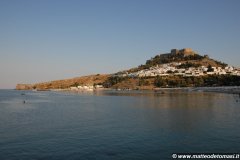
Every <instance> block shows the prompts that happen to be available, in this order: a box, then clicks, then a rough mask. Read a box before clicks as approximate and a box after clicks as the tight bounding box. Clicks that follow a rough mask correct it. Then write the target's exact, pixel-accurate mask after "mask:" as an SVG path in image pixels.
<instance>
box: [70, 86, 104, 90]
mask: <svg viewBox="0 0 240 160" xmlns="http://www.w3.org/2000/svg"><path fill="white" fill-rule="evenodd" d="M101 88H103V86H102V85H81V86H76V87H70V90H72V91H93V90H96V89H101Z"/></svg>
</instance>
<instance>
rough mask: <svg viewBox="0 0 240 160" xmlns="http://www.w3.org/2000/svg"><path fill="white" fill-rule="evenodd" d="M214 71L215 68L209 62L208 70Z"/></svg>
mask: <svg viewBox="0 0 240 160" xmlns="http://www.w3.org/2000/svg"><path fill="white" fill-rule="evenodd" d="M213 71H214V69H213V68H212V66H211V65H210V64H209V65H208V70H207V72H213Z"/></svg>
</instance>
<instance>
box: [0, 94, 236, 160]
mask: <svg viewBox="0 0 240 160" xmlns="http://www.w3.org/2000/svg"><path fill="white" fill-rule="evenodd" d="M179 153H240V97H239V95H238V94H226V93H213V92H204V91H188V90H164V91H159V92H153V91H96V92H54V91H17V90H0V160H65V159H66V160H98V159H100V160H115V159H116V160H155V159H156V160H159V159H172V155H173V154H179Z"/></svg>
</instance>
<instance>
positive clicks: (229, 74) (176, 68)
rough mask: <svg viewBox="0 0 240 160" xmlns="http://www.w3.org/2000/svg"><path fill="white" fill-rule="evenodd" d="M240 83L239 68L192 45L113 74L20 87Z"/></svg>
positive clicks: (59, 87)
mask: <svg viewBox="0 0 240 160" xmlns="http://www.w3.org/2000/svg"><path fill="white" fill-rule="evenodd" d="M206 86H208V87H212V86H240V68H236V67H233V66H229V65H228V64H226V63H223V62H220V61H217V60H214V59H211V58H209V56H208V55H206V54H205V55H203V56H202V55H200V54H198V53H197V52H195V51H193V50H192V49H191V48H184V49H180V50H178V49H172V50H171V51H170V53H164V54H158V55H156V56H155V57H153V58H151V59H149V60H147V61H146V63H145V64H143V65H140V66H138V67H136V68H131V69H129V70H124V71H119V72H117V73H113V74H96V75H90V76H83V77H77V78H71V79H65V80H56V81H50V82H43V83H36V84H17V86H16V89H17V90H50V89H55V90H58V89H59V90H96V89H106V88H109V89H136V90H139V89H140V90H142V89H156V88H171V87H206Z"/></svg>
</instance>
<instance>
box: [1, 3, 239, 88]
mask: <svg viewBox="0 0 240 160" xmlns="http://www.w3.org/2000/svg"><path fill="white" fill-rule="evenodd" d="M239 8H240V1H239V0H194V1H193V0H101V1H99V0H21V1H19V0H0V88H1V89H7V88H15V86H16V84H17V83H37V82H44V81H51V80H57V79H66V78H72V77H79V76H83V75H90V74H99V73H100V74H103V73H114V72H118V71H121V70H124V69H129V68H132V67H137V66H139V65H140V64H144V63H145V62H146V60H147V59H150V58H151V57H154V56H155V55H157V54H161V53H168V52H170V50H171V49H173V48H177V49H182V48H192V49H193V50H194V51H197V52H198V53H199V54H201V55H204V54H207V55H209V56H210V57H211V58H214V59H217V60H219V61H222V62H225V63H227V64H229V65H233V66H236V67H240V53H239V51H240V50H239V46H240V18H239V16H240V9H239Z"/></svg>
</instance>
